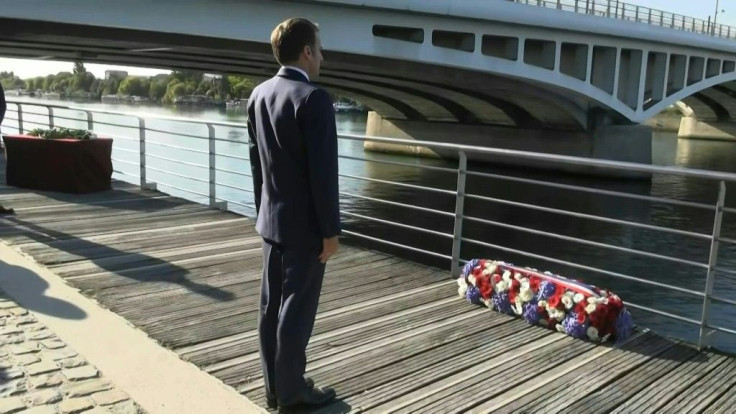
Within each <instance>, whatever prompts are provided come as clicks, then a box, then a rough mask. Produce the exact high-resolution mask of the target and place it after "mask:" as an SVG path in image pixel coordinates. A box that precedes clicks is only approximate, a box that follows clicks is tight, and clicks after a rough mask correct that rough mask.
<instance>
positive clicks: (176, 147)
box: [146, 140, 209, 155]
mask: <svg viewBox="0 0 736 414" xmlns="http://www.w3.org/2000/svg"><path fill="white" fill-rule="evenodd" d="M146 144H153V145H158V146H160V147H165V148H175V149H180V150H184V151H189V152H195V153H197V154H207V155H209V151H202V150H198V149H194V148H187V147H180V146H178V145H171V144H165V143H163V142H158V141H150V140H146Z"/></svg>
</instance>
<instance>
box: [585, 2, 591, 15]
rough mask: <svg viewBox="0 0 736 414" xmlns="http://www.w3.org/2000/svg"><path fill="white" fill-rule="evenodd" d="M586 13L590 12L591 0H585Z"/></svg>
mask: <svg viewBox="0 0 736 414" xmlns="http://www.w3.org/2000/svg"><path fill="white" fill-rule="evenodd" d="M585 14H590V0H585Z"/></svg>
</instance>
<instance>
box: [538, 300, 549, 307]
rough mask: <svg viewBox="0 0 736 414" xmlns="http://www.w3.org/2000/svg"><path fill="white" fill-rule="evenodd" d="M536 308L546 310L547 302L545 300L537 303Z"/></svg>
mask: <svg viewBox="0 0 736 414" xmlns="http://www.w3.org/2000/svg"><path fill="white" fill-rule="evenodd" d="M537 306H541V307H543V308H544V309H547V301H546V300H540V301H539V302H537Z"/></svg>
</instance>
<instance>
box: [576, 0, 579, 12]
mask: <svg viewBox="0 0 736 414" xmlns="http://www.w3.org/2000/svg"><path fill="white" fill-rule="evenodd" d="M578 1H579V0H575V13H577V12H578Z"/></svg>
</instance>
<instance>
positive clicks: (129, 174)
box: [112, 170, 139, 178]
mask: <svg viewBox="0 0 736 414" xmlns="http://www.w3.org/2000/svg"><path fill="white" fill-rule="evenodd" d="M112 172H114V173H118V174H123V175H127V176H130V177H133V178H139V177H138V176H137V175H133V174H131V173H127V172H125V171H120V170H112Z"/></svg>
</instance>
